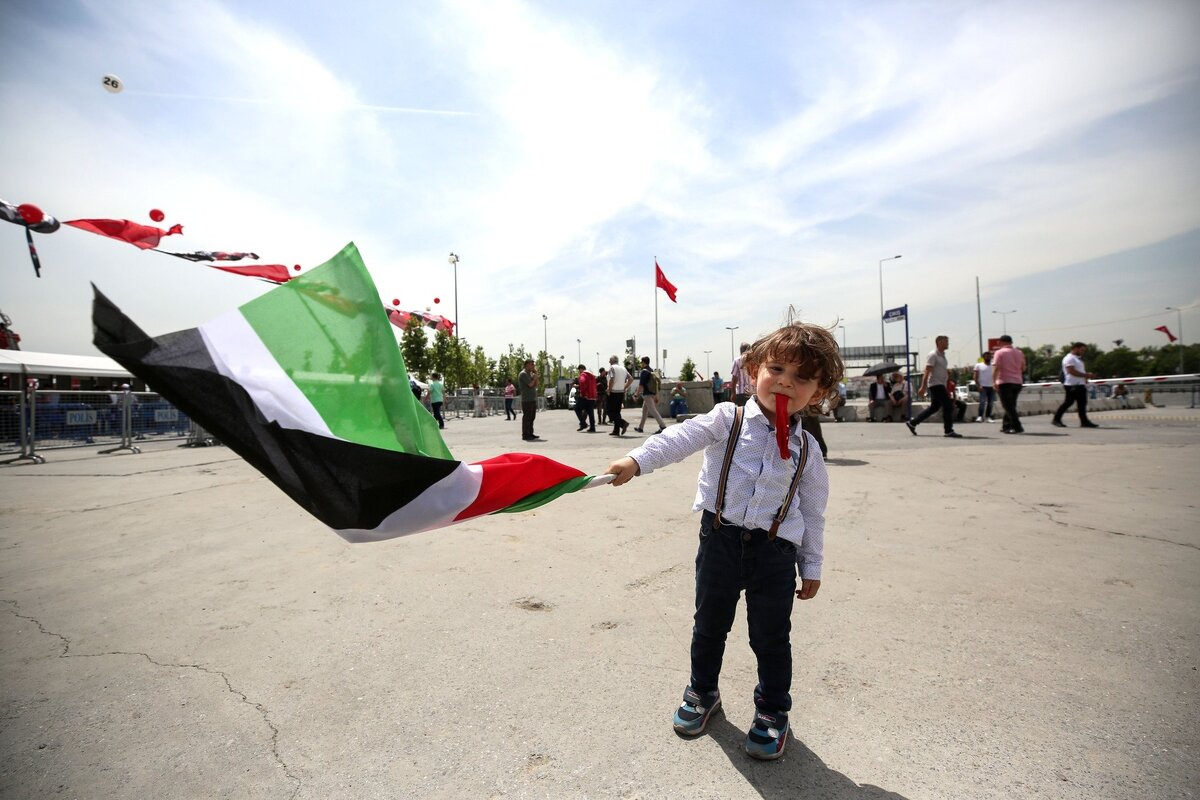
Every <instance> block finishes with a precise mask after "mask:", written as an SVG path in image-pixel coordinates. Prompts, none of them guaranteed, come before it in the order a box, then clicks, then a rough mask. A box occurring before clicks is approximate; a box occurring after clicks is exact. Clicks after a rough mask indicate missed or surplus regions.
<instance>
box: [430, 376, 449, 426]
mask: <svg viewBox="0 0 1200 800" xmlns="http://www.w3.org/2000/svg"><path fill="white" fill-rule="evenodd" d="M429 377H430V381H429V408H430V409H432V411H433V418H434V419H436V420H437V424H438V427H439V428H445V427H446V419H445V417H443V416H442V404H443V403H444V402H445V401H446V387H445V385H444V384H443V383H442V374H441V373H440V372H435V373H433V374H432V375H430V376H429Z"/></svg>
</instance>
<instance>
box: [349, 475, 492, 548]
mask: <svg viewBox="0 0 1200 800" xmlns="http://www.w3.org/2000/svg"><path fill="white" fill-rule="evenodd" d="M482 485H483V468H482V467H480V466H479V465H478V464H464V463H461V462H460V463H459V465H458V467H456V468H455V470H454V472H451V473H450V474H449V475H447V476H446V477H444V478H442V479H441V480H440V481H438V482H437V483H435V484H433V485H432V486H430V487H429V488H428V489H426V490H425V491H424V492H422V493H421V495H420V496H419V497H417V498H415V499H414V500H412V501H411V502H410V503H409V504H408V505H406V506H404V508H401V509H398V510H396V511H393V512H392V513H391V514H389V515H388V516H387V517H386V518H384V520H383V521H382V522H380V523H379V527H378V528H375V529H374V530H364V529H361V528H355V529H345V530H335V533H337V534H338V535H339V536H341V537H342V538H343V539H345V540H346V541H348V542H354V543H359V542H379V541H383V540H384V539H395V538H396V537H398V536H407V535H408V534H410V533H420V532H421V531H428V530H432V529H434V528H442V527H445V526H446V525H449V524H451V523H452V522H454V518H455V517H457V516H458V515H459V514H460V513H462V510H463V509H465V508H466V507H467V506H469V505H471V503H474V502H475V498H476V497H477V496H478V495H479V487H480V486H482Z"/></svg>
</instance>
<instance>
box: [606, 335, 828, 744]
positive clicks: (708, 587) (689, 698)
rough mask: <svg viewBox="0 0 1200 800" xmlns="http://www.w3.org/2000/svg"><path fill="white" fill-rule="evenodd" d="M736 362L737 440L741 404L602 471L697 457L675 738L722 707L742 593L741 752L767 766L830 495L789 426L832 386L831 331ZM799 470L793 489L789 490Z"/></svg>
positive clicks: (816, 579) (815, 456)
mask: <svg viewBox="0 0 1200 800" xmlns="http://www.w3.org/2000/svg"><path fill="white" fill-rule="evenodd" d="M745 364H746V365H747V369H748V372H749V375H750V378H751V380H752V382H753V384H754V385H753V395H752V400H751V401H750V402H748V403H746V405H745V407H744V409H740V411H741V412H742V413H743V418H742V420H741V422H742V424H741V429H740V431H739V432H738V434H737V437H736V439H733V438H732V431H733V429H734V423H735V415H736V414H737V413H738V412H739V408H738V406H736V405H735V404H734V403H720V404H718V405H717V406H716V408H714V409H713V410H712V411H711V412H709V413H708V414H705V415H703V416H700V417H695V418H693V419H690V420H688V421H687V422H684V423H681V424H679V425H675V426H673V427H671V428H669V429H668V430H667V431H666V432H665V433H663V434H662V435H661V436H654V437H651V438H650V439H647V440H646V441H645V443H644V444H643V445H642V446H641V447H638V448H636V449H634V450H632V451H630V453H629V455H627V456H625V457H624V458H621V459H618V460H617V461H614V462H613V463H612V465H611V466H609V468H608V472H609V473H611V474H613V475H615V476H616V478H615V479H614V480H613V485H614V486H620V485H621V484H623V483H626V482H628V481H629V480H631V479H632V478H633V477H634V476H636V475H643V474H648V473H650V472H652V471H653V470H655V469H659V468H661V467H665V466H666V465H668V464H673V463H675V462H678V461H682V460H683V459H684V458H686V457H687V456H689V455H691V454H692V453H695V452H696V451H698V450H702V449H703V450H704V466H703V467H702V468H701V470H700V479H699V486H698V489H697V492H696V500H695V503H694V505H693V506H692V510H693V511H702V512H703V514H702V515H701V520H700V548H699V550H698V552H697V554H696V613H695V616H694V617H693V619H694V620H695V624H694V626H693V627H692V648H691V661H692V665H691V681H690V683H689V685H688V687H687V688H686V689H685V690H684V693H683V703H682V704H681V705H680V707H679V709H678V710H677V711H676V712H675V718H674V726H675V730H676V731H677V732H679V733H680V734H681V735H683V736H698V735H699V734H701V733H703V732H704V729H705V728H706V727H707V726H708V722H709V719H710V718H711V717H712V714H713V712H715V711H716V710H717V709H718V708H719V707H720V705H721V695H720V692H719V691H718V686H717V683H718V677H719V676H720V673H721V660H722V657H723V656H724V653H725V638H726V636H727V634H728V633H729V630H730V628H731V627H732V626H733V617H734V611H735V609H736V607H737V603H738V598H739V596H740V595H741V593H742V591H745V592H746V619H747V624H748V627H749V629H750V647H751V648H752V649H753V650H754V654H755V656H756V657H757V659H758V686H756V687H755V689H754V705H755V709H756V710H755V715H754V723H753V724H752V725H751V727H750V731H749V733H748V734H747V736H746V752H747V753H749V754H750V755H751V756H753V757H755V758H760V759H773V758H778V757H779V756H781V755H782V754H783V748H784V745H785V744H786V743H787V736H788V712H789V711H790V710H791V707H792V697H791V694H790V691H791V684H792V645H791V640H790V638H789V634H790V633H791V613H792V603H793V602H794V600H795V598H799V599H801V600H808V599H810V598H812V597H814V596H816V594H817V589H818V588H819V587H820V585H821V562H822V549H823V543H824V529H825V516H824V514H825V502H826V499H827V497H828V494H829V478H828V475H827V473H826V471H825V463H824V461H823V460H822V459H821V457H820V451H819V450H818V449H817V447H818V445H817V443H816V441H815V440H814V439H813V437H812V436H811V435H809V434H808V433H806V432H805V431H803V430H802V429H801V428H800V427H799V417H800V412H801V411H802V410H804V409H805V408H808V407H813V406H816V405H817V404H819V403H820V402H821V400H822V398H823V397H824V396H825V394H826V393H828V392H830V391H831V390H832V389H833V387H834V386H836V385H837V383H838V381H840V380H841V378H842V362H841V357H840V355H839V353H838V347H837V342H836V340H835V339H834V338H833V336H832V335H830V333H829V331H827V330H825V329H824V328H821V327H818V326H815V325H809V324H805V323H795V324H791V325H788V326H786V327H784V328H780V329H779V330H777V331H775V332H774V333H772V334H769V335H768V336H765V337H763V338H762V339H759V340H758V341H757V342H755V343H754V344H753V345H752V346H751V347H750V348H749V350H748V351H747V352H746V353H745ZM776 395H782V396H783V397H785V398H786V402H787V411H786V413H787V418H786V424H787V425H788V436H787V439H786V442H787V448H788V451H789V455H790V457H789V458H786V459H785V458H781V457H780V445H779V444H778V442H777V438H776V432H775V425H776ZM802 453H804V454H805V457H804V458H802V457H801V454H802ZM728 455H731V457H729V458H727V456H728ZM727 460H728V461H729V465H728V468H727V475H726V476H725V480H724V484H725V485H724V486H722V485H721V484H722V477H723V473H724V472H726V469H725V462H726V461H727ZM798 472H799V479H800V480H799V486H798V489H796V490H795V492H794V494H793V493H792V490H793V486H794V479H795V478H796V476H797V473H798ZM781 516H782V519H781V518H780V517H781ZM797 568H799V572H800V578H801V585H800V588H799V589H797V588H796V572H797Z"/></svg>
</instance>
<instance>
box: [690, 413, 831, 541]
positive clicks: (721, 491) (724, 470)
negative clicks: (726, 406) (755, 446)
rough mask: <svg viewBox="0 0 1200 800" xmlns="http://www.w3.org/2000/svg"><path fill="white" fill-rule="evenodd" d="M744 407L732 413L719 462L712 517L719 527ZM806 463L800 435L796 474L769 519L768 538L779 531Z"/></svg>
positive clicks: (806, 450) (805, 446)
mask: <svg viewBox="0 0 1200 800" xmlns="http://www.w3.org/2000/svg"><path fill="white" fill-rule="evenodd" d="M744 412H745V408H743V407H742V406H738V407H737V410H736V411H734V414H733V424H732V425H731V426H730V428H729V443H728V444H727V445H726V446H725V459H724V461H722V462H721V480H720V482H719V483H718V484H717V513H716V516H715V517H714V518H713V527H714V528H719V527H721V512H722V511H724V510H725V484H726V483H727V482H728V481H729V466H730V464H732V463H733V451H734V448H736V447H737V441H738V437H739V436H740V435H741V433H742V418H743V416H744ZM807 463H808V441H807V439H806V437H804V436H801V437H800V464H799V465H798V466H797V467H796V474H795V475H793V476H792V485H791V486H789V487H788V493H787V497H785V498H784V501H783V505H781V506H780V507H779V510H778V511H776V512H775V518H774V519H773V520H771V530H769V531H768V532H767V538H768V539H774V538H775V534H777V533H778V532H779V524H780V523H781V522H783V521H784V519H786V518H787V515H788V511H789V510H790V509H791V507H792V500H794V499H795V497H796V491H797V490H798V489H799V488H800V477H801V475H803V474H804V466H805V464H807Z"/></svg>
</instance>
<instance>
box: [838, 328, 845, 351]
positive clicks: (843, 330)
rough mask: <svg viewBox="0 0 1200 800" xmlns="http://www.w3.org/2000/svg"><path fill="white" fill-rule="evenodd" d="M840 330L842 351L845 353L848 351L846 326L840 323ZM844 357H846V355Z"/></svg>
mask: <svg viewBox="0 0 1200 800" xmlns="http://www.w3.org/2000/svg"><path fill="white" fill-rule="evenodd" d="M838 330H840V331H841V332H842V353H843V354H844V353H845V352H846V326H845V325H838ZM842 357H843V358H845V355H843V356H842Z"/></svg>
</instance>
